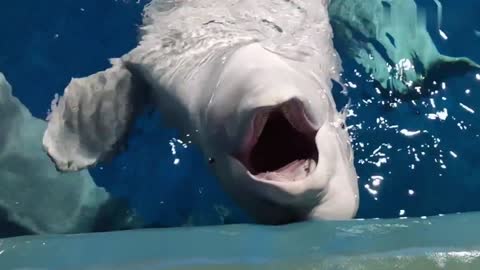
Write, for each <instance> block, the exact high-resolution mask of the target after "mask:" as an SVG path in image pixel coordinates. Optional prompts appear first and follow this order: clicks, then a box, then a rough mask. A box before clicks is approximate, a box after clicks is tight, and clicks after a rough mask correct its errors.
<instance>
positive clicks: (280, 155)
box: [235, 99, 318, 181]
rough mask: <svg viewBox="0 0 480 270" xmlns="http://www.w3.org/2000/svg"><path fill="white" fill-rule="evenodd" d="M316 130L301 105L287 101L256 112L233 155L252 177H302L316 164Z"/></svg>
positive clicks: (298, 102) (282, 178)
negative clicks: (239, 148)
mask: <svg viewBox="0 0 480 270" xmlns="http://www.w3.org/2000/svg"><path fill="white" fill-rule="evenodd" d="M316 133H317V130H316V129H315V128H314V127H313V126H312V124H311V123H310V121H309V120H308V118H307V116H306V114H305V110H304V107H303V104H302V103H301V102H300V101H298V100H296V99H293V100H289V101H287V102H285V103H282V104H280V105H277V106H274V107H269V108H262V109H260V110H258V111H257V112H256V113H255V115H254V117H253V120H252V121H251V124H250V127H249V130H248V131H247V133H246V135H245V137H244V140H243V145H242V148H241V150H240V153H239V154H237V155H235V157H236V158H237V159H238V160H239V161H240V162H241V163H242V164H243V165H244V166H245V167H246V168H247V170H248V171H249V172H250V174H252V175H253V176H255V178H258V179H264V180H274V181H298V180H302V179H304V178H306V177H307V176H308V175H309V174H310V173H311V172H313V171H314V170H315V168H316V166H317V162H318V149H317V145H316V143H315V136H316Z"/></svg>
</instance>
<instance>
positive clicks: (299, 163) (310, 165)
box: [255, 159, 317, 182]
mask: <svg viewBox="0 0 480 270" xmlns="http://www.w3.org/2000/svg"><path fill="white" fill-rule="evenodd" d="M316 166H317V164H316V163H315V161H314V160H311V159H308V160H305V159H302V160H295V161H293V162H291V163H290V164H287V165H286V166H284V167H282V168H280V169H278V170H276V171H273V172H264V173H259V174H257V175H255V176H256V177H257V178H261V179H265V180H274V181H292V182H295V181H297V180H302V179H304V178H306V177H307V176H308V175H309V173H310V172H311V171H313V170H315V167H316Z"/></svg>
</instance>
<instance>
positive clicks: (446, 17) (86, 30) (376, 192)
mask: <svg viewBox="0 0 480 270" xmlns="http://www.w3.org/2000/svg"><path fill="white" fill-rule="evenodd" d="M145 3H146V1H144V0H140V1H139V2H138V3H137V2H136V1H128V0H123V1H120V0H119V1H115V0H102V1H98V0H83V1H73V0H50V1H49V2H48V5H47V4H45V3H44V2H42V1H34V0H28V1H1V2H0V25H2V27H1V28H0V52H1V53H0V71H1V72H3V73H4V74H5V76H6V77H7V78H8V80H9V81H10V83H11V84H12V86H13V88H14V95H15V96H17V97H18V98H19V99H20V100H21V101H22V103H24V104H25V105H26V106H27V107H28V108H29V109H30V110H31V111H32V113H33V115H34V116H36V117H40V118H45V117H46V113H47V109H48V108H49V106H50V101H51V100H52V99H53V96H54V94H55V93H63V89H64V87H65V86H66V85H67V84H68V81H69V80H70V78H71V77H82V76H86V75H89V74H91V73H94V72H96V71H99V70H103V69H105V68H106V67H107V66H108V65H109V64H108V58H110V57H117V56H120V55H121V54H123V53H125V52H127V51H129V50H130V49H131V48H133V47H134V46H135V44H136V35H137V29H138V25H139V24H140V22H141V10H142V8H143V5H144V4H145ZM417 3H418V4H419V5H420V6H421V7H423V8H425V9H426V13H427V18H428V27H429V30H430V32H431V34H432V37H433V38H434V41H435V43H436V45H437V46H438V48H439V50H440V51H441V52H442V53H444V54H448V55H452V56H468V57H470V58H472V59H473V60H475V61H477V62H480V52H479V51H478V48H480V46H479V45H480V32H478V31H480V18H479V16H478V15H477V14H476V12H477V11H478V10H480V2H478V1H476V0H468V1H467V0H464V1H453V0H450V1H443V8H444V12H443V21H442V30H443V31H444V32H445V33H446V34H447V35H448V37H449V38H448V40H444V39H442V38H441V37H440V35H439V34H438V31H437V21H436V7H435V3H434V1H433V0H428V1H427V0H423V1H417ZM475 31H477V32H475ZM340 53H341V52H340ZM344 61H345V63H344V69H345V71H346V72H345V76H344V77H345V79H346V80H348V81H351V82H352V83H354V84H355V85H356V86H357V87H356V88H351V89H350V91H349V93H350V97H351V99H352V110H353V113H354V114H355V115H356V116H352V117H350V118H349V119H348V125H349V126H352V129H351V134H352V136H353V138H354V149H355V165H356V168H357V171H358V174H359V176H360V180H359V181H360V190H361V194H360V196H361V203H360V210H359V213H358V217H365V218H368V217H380V218H386V217H398V216H427V215H437V214H447V213H454V212H466V211H475V210H480V203H478V198H479V197H480V181H479V180H480V166H479V165H480V161H479V159H478V158H477V155H478V153H479V150H478V149H480V137H479V136H480V135H479V134H480V121H479V114H480V93H479V91H480V80H477V79H476V78H475V74H468V75H466V76H464V77H460V78H451V79H449V80H447V81H445V85H446V88H445V90H442V89H440V91H439V92H438V94H436V95H434V96H432V97H426V98H423V99H420V100H417V101H416V104H417V105H414V104H412V103H411V102H407V101H404V102H403V103H401V104H396V105H393V104H389V103H387V102H386V100H385V99H383V98H382V97H380V95H379V94H377V93H376V92H375V90H374V88H373V86H372V84H371V83H369V82H368V81H367V80H366V74H364V73H362V71H361V69H359V70H358V75H357V74H356V72H355V69H356V68H357V67H356V66H355V65H353V64H352V63H351V62H350V61H348V59H344ZM467 89H469V90H470V91H467ZM430 98H431V99H430ZM338 102H339V103H342V102H344V101H342V100H338ZM382 102H384V103H385V104H383V105H382ZM460 103H462V104H463V105H465V106H467V107H469V108H471V109H473V110H474V112H473V113H471V112H469V111H468V110H466V109H465V108H464V107H462V106H461V105H460ZM433 104H435V107H434V106H433ZM392 106H396V107H392ZM445 109H446V110H447V112H448V117H447V118H446V119H445V120H439V119H436V120H432V119H429V118H428V115H429V114H436V113H437V112H442V111H444V110H445ZM380 117H382V118H380ZM358 125H361V128H360V126H358ZM392 126H393V128H392ZM395 126H398V128H397V127H395ZM402 129H406V130H409V131H421V133H420V135H417V136H414V137H406V136H404V135H402V133H401V132H399V131H400V130H402ZM424 131H426V132H424ZM177 135H178V134H177V132H176V131H175V130H172V129H166V128H164V127H162V124H161V122H160V121H159V120H158V116H157V115H155V114H154V115H153V116H151V117H147V116H144V117H142V119H140V120H139V121H138V123H137V125H136V129H135V132H134V134H133V136H132V138H131V139H130V142H129V148H128V151H127V152H125V153H123V154H122V155H120V156H119V157H118V158H116V159H115V160H114V161H112V162H111V163H108V164H102V166H99V167H97V168H95V169H92V170H91V174H92V176H93V177H94V178H95V181H96V182H97V183H98V184H99V185H101V186H104V187H106V188H107V189H108V190H109V191H110V192H111V193H112V194H114V195H116V196H118V197H124V198H127V199H128V200H129V202H130V203H131V205H132V207H133V208H134V209H136V211H137V212H138V213H139V214H140V215H141V216H143V217H144V218H145V219H146V220H147V221H149V222H152V223H155V225H156V226H176V225H181V224H184V223H193V224H198V225H205V224H221V223H234V222H244V221H248V218H247V217H246V216H245V215H244V214H243V213H242V212H241V211H240V210H239V209H237V208H236V207H235V206H234V205H233V204H232V203H231V202H230V200H229V199H228V198H227V196H226V195H225V194H224V193H223V192H222V191H221V189H220V188H219V187H218V185H217V183H216V182H215V178H214V177H213V176H212V175H211V173H210V172H209V170H208V167H207V165H206V161H205V160H204V158H203V157H202V156H201V154H200V153H199V151H198V149H197V148H196V147H195V146H194V145H189V144H187V145H186V148H185V147H184V145H183V144H182V143H181V142H179V141H177V140H175V138H176V137H177ZM362 145H363V146H362ZM172 150H174V151H172ZM173 153H175V154H173ZM383 158H385V160H386V163H382V164H380V165H379V166H377V165H375V164H374V163H376V162H379V161H381V160H382V159H383ZM176 159H178V160H179V163H178V164H174V163H175V160H176ZM375 179H377V180H376V181H375ZM379 179H383V180H379ZM366 185H369V186H368V188H367V187H366Z"/></svg>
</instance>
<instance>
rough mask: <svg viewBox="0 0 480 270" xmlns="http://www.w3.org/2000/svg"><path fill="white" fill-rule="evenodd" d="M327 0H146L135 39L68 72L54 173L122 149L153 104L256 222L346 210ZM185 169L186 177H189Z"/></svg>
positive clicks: (54, 114) (55, 117)
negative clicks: (86, 71) (96, 67)
mask: <svg viewBox="0 0 480 270" xmlns="http://www.w3.org/2000/svg"><path fill="white" fill-rule="evenodd" d="M328 4H329V1H328V0H320V1H319V0H269V1H258V0H170V1H166V0H161V1H160V0H153V1H151V2H150V3H149V4H148V5H147V6H146V7H145V10H144V18H143V26H142V27H141V29H140V30H141V33H140V37H139V43H138V46H137V47H135V48H134V49H133V50H131V51H130V52H128V53H126V54H125V55H122V56H120V57H118V58H112V59H110V62H111V67H109V68H108V69H106V70H103V71H99V72H97V73H95V74H92V75H90V76H87V77H84V78H73V79H72V80H71V81H70V83H69V84H68V85H67V87H66V89H65V91H64V94H63V96H62V97H60V98H59V99H58V100H57V101H56V102H55V103H54V104H53V106H52V110H51V113H50V114H49V116H48V127H47V129H46V131H45V133H44V137H43V146H44V149H45V151H46V152H47V153H48V156H49V157H50V158H51V160H52V161H53V162H54V163H55V166H56V168H57V169H58V170H60V171H78V170H82V169H85V168H89V167H91V166H95V165H96V164H98V163H100V162H105V161H107V160H108V159H111V158H112V157H113V156H115V155H116V154H117V153H119V151H121V149H122V145H123V144H124V143H125V141H126V140H127V139H128V134H129V131H130V129H131V126H132V123H133V122H134V120H135V118H136V117H137V116H138V115H139V114H141V113H142V112H143V111H144V109H145V108H146V107H147V106H149V105H153V106H154V108H156V109H158V111H160V113H161V115H162V117H163V120H164V121H165V122H166V123H167V125H170V126H171V127H174V128H176V129H178V130H179V131H181V132H182V133H183V134H185V135H188V136H189V138H190V139H191V140H192V141H193V142H194V143H196V144H197V145H198V146H199V147H200V149H201V150H202V151H203V153H204V155H205V158H206V159H208V160H209V163H210V166H211V167H212V170H213V172H214V174H215V175H216V176H217V178H218V180H219V183H220V184H221V186H222V187H223V188H224V190H225V191H226V193H227V194H229V195H230V196H231V197H232V198H233V199H234V201H236V202H237V203H238V205H240V206H241V207H242V208H243V209H245V210H246V211H247V212H248V213H249V214H250V215H251V216H252V217H253V218H254V219H255V220H256V222H258V223H262V224H285V223H290V222H296V221H302V220H311V219H316V220H333V219H350V218H352V217H354V216H355V214H356V212H357V209H358V204H359V196H358V183H357V173H356V170H355V167H354V166H353V153H352V147H351V144H350V137H349V135H348V132H347V130H346V128H345V123H344V122H345V115H346V114H345V113H344V111H342V110H340V111H339V110H337V108H336V104H335V100H334V99H333V96H332V87H333V85H334V84H335V83H337V82H340V72H341V71H342V70H341V61H340V58H339V56H338V54H337V52H336V50H335V49H334V47H333V41H332V37H333V34H332V28H331V26H330V23H329V16H328V12H327V6H328ZM192 177H194V176H193V175H192Z"/></svg>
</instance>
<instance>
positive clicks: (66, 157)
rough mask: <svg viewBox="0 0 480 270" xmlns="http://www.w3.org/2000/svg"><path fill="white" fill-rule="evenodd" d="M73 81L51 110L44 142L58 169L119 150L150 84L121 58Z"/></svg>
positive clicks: (80, 165)
mask: <svg viewBox="0 0 480 270" xmlns="http://www.w3.org/2000/svg"><path fill="white" fill-rule="evenodd" d="M112 63H113V66H112V67H110V68H108V69H106V70H104V71H101V72H98V73H95V74H93V75H90V76H88V77H84V78H78V79H77V78H75V79H72V80H71V81H70V83H69V84H68V86H67V87H66V89H65V92H64V95H63V97H61V98H60V99H59V101H58V104H57V105H56V106H55V105H54V106H53V108H52V112H51V113H50V115H49V116H48V120H49V121H48V128H47V130H46V132H45V134H44V137H43V145H44V148H45V149H46V151H47V153H48V155H49V156H50V158H51V159H52V160H53V161H54V163H55V165H56V167H57V169H58V170H60V171H78V170H81V169H84V168H87V167H90V166H93V165H95V164H97V163H98V162H100V161H103V160H106V159H108V158H110V157H112V156H113V155H114V154H115V153H117V152H118V151H119V148H120V147H121V146H122V143H123V142H124V140H125V138H126V136H127V134H128V130H129V128H130V126H131V125H132V122H133V120H134V118H135V116H136V115H137V114H138V113H139V112H140V111H141V110H142V107H143V106H141V105H143V104H144V102H145V95H146V93H147V90H146V85H145V84H144V83H143V82H142V81H141V80H138V78H136V77H135V76H134V75H132V73H131V72H130V71H129V70H128V68H127V67H126V66H125V65H123V64H122V63H121V62H120V61H115V60H112Z"/></svg>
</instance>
